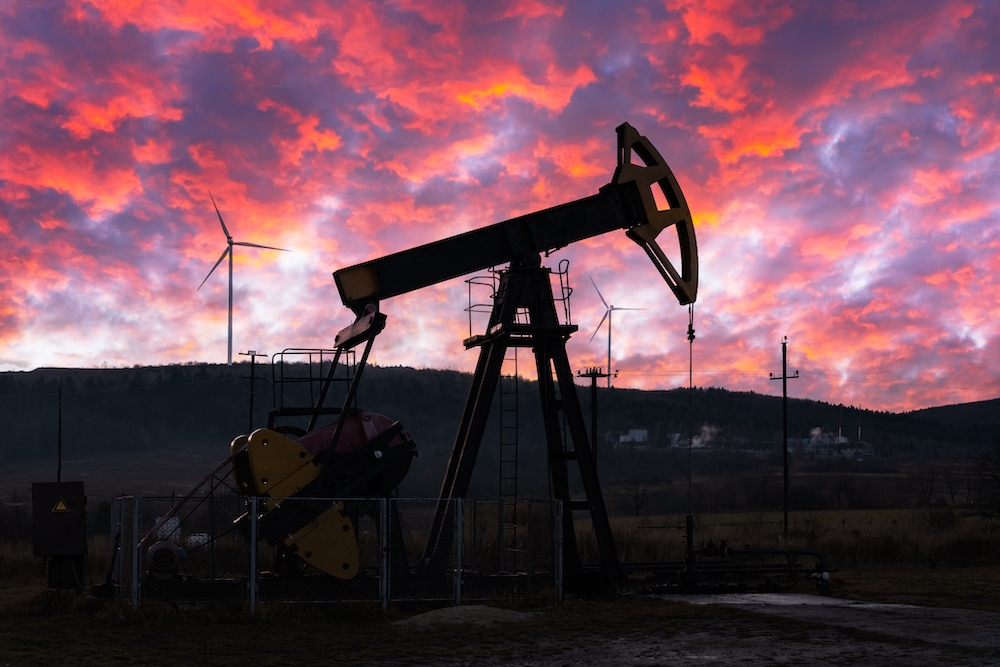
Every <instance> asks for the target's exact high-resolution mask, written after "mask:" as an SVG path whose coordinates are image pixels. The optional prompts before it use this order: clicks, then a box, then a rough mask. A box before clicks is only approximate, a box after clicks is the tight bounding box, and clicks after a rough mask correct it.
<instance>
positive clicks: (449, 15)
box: [0, 0, 1000, 411]
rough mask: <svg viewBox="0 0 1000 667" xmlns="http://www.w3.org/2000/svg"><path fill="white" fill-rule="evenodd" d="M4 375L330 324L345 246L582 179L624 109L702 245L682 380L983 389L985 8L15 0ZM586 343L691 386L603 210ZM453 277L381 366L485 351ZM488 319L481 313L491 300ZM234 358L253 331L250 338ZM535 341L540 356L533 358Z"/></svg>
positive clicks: (594, 355) (0, 232) (535, 205)
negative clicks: (608, 328)
mask: <svg viewBox="0 0 1000 667" xmlns="http://www.w3.org/2000/svg"><path fill="white" fill-rule="evenodd" d="M0 72H2V73H0V104H2V111H0V238H2V250H0V289H2V291H0V370H30V369H33V368H37V367H41V366H73V367H94V366H101V365H102V364H107V365H109V366H123V365H125V366H132V365H135V364H144V365H145V364H166V363H174V362H187V361H207V362H212V363H220V362H225V359H226V300H227V283H226V271H225V268H226V267H225V265H223V266H220V267H219V270H218V271H217V272H216V273H215V274H214V275H213V276H212V277H211V279H209V281H208V282H207V283H206V284H205V286H204V287H203V288H202V289H201V290H200V291H196V288H197V287H198V285H199V283H200V282H201V281H202V279H203V278H204V277H205V274H206V273H207V272H208V270H209V269H210V268H211V267H212V265H213V264H214V263H215V261H216V260H217V259H218V257H219V254H220V253H221V252H222V251H223V250H224V248H225V237H224V235H223V233H222V230H221V228H220V226H219V223H218V219H217V218H216V216H215V213H214V210H213V209H212V204H211V202H210V200H209V192H211V193H212V195H214V197H215V200H216V201H217V202H218V204H219V208H220V209H221V211H222V214H223V216H224V217H225V220H226V224H227V226H228V227H229V229H230V231H231V232H232V233H233V235H234V237H235V239H236V240H237V241H249V242H254V243H260V244H266V245H274V246H281V247H283V248H289V249H291V250H292V251H293V252H290V253H278V252H273V251H259V250H253V249H248V248H237V251H236V255H235V259H236V265H235V272H234V275H235V278H234V280H235V303H236V308H235V315H234V328H235V334H234V352H235V351H245V350H247V349H251V348H252V349H256V350H261V351H265V352H267V353H273V352H277V351H279V350H280V349H281V348H285V347H320V346H326V347H329V346H332V344H333V338H334V334H335V333H336V331H337V330H339V329H341V328H342V327H344V326H346V325H348V324H350V323H351V321H352V319H353V317H352V313H351V312H350V311H349V310H348V309H346V308H345V307H343V306H342V305H341V303H340V299H339V297H338V294H337V291H336V287H335V285H334V282H333V278H332V276H331V274H332V272H333V271H335V270H336V269H339V268H343V267H346V266H349V265H351V264H354V263H357V262H359V261H363V260H365V259H370V258H374V257H378V256H380V255H383V254H386V253H390V252H394V251H397V250H402V249H405V248H407V247H410V246H413V245H417V244H420V243H425V242H429V241H433V240H436V239H439V238H442V237H445V236H448V235H451V234H455V233H459V232H462V231H467V230H469V229H473V228H476V227H481V226H483V225H486V224H490V223H492V222H496V221H499V220H503V219H506V218H509V217H512V216H516V215H520V214H523V213H527V212H530V211H534V210H537V209H540V208H545V207H549V206H553V205H556V204H560V203H563V202H567V201H571V200H574V199H578V198H581V197H584V196H588V195H591V194H595V193H596V192H597V191H598V189H599V188H600V187H601V186H602V185H604V184H605V183H607V182H609V181H610V179H611V175H612V172H613V171H614V167H615V127H616V126H617V125H619V124H620V123H622V122H625V121H627V122H629V123H631V124H632V125H633V126H635V127H636V128H637V129H638V130H639V132H640V133H642V134H643V135H645V136H647V137H648V138H649V139H650V140H651V141H652V142H653V144H654V145H655V146H656V147H657V148H658V149H659V151H660V152H661V153H662V155H663V157H664V158H665V159H666V160H667V162H668V163H669V164H670V166H671V168H672V169H673V172H674V174H675V175H676V177H677V180H678V182H679V183H680V186H681V187H682V188H683V190H684V193H685V195H686V197H687V201H688V204H689V205H690V207H691V210H692V212H693V215H694V221H695V226H696V230H697V235H698V245H699V249H700V255H701V263H700V267H701V268H700V273H701V287H700V292H699V298H698V302H697V304H696V307H695V318H696V321H695V327H696V329H697V335H698V338H697V340H696V342H695V348H694V359H695V376H694V378H695V384H697V385H700V386H721V387H726V388H729V389H737V390H754V391H760V392H767V393H780V384H779V383H776V382H771V381H769V380H768V373H769V372H774V373H775V374H779V373H780V371H781V348H780V342H781V338H782V336H785V335H787V336H788V338H789V364H790V367H789V370H799V371H800V373H801V378H800V379H798V380H794V381H792V382H790V383H789V394H790V395H791V396H796V397H804V398H813V399H817V400H825V401H832V402H834V403H844V404H854V405H860V406H863V407H869V408H875V409H882V410H893V411H899V410H909V409H915V408H920V407H926V406H931V405H938V404H944V403H956V402H964V401H973V400H983V399H988V398H995V397H997V396H1000V175H998V174H1000V104H998V93H1000V3H996V2H986V1H980V2H965V1H955V2H948V1H942V0H933V1H927V2H921V1H919V0H906V1H902V0H900V1H890V0H886V1H879V2H846V1H845V2H838V1H836V0H831V1H827V0H815V1H812V2H809V1H794V0H793V1H789V2H783V1H778V2H765V1H761V0H755V1H753V2H750V1H746V2H740V1H738V0H704V1H697V0H666V1H662V0H661V1H659V2H645V1H642V0H633V1H632V2H629V3H613V2H581V1H575V2H569V1H568V0H565V1H562V2H558V1H554V0H553V1H546V2H543V1H541V0H510V1H501V2H489V1H481V2H475V3H472V2H422V1H420V0H401V1H399V2H384V3H363V2H341V3H333V2H330V3H327V2H312V1H310V0H305V1H303V0H295V1H277V2H263V1H260V2H253V1H246V2H241V1H238V0H232V1H230V0H220V1H219V2H207V3H206V2H196V1H195V0H159V1H158V2H142V1H140V0H91V1H77V0H67V1H59V0H56V1H46V0H31V1H30V2H29V1H27V0H0ZM561 259H569V260H570V278H571V280H572V283H573V286H574V288H575V290H576V291H575V293H574V294H573V298H572V313H573V321H574V323H575V324H578V325H579V326H580V333H578V334H577V335H576V336H575V337H574V338H573V339H572V340H571V341H570V346H569V350H570V359H571V362H572V363H573V365H574V367H575V368H583V367H585V366H589V365H602V366H603V365H606V360H605V354H606V333H605V332H604V331H602V332H601V333H599V334H598V335H597V337H596V338H595V339H594V340H593V342H592V343H588V341H589V339H590V337H591V334H592V333H593V331H594V328H595V327H596V326H597V324H598V322H599V321H600V318H601V316H602V314H603V306H602V305H601V302H600V300H599V298H598V296H597V293H596V292H595V291H594V289H593V287H592V285H591V284H590V280H589V279H588V278H587V276H588V275H590V276H592V277H593V279H594V281H596V283H597V284H598V285H599V286H600V287H601V290H602V292H603V293H604V295H605V297H606V298H607V299H608V301H609V302H610V303H612V304H615V305H618V306H629V307H633V308H643V309H645V310H643V311H635V312H628V313H620V314H618V315H616V317H615V331H614V334H615V345H614V356H615V361H614V364H613V365H614V367H615V368H617V369H619V371H620V374H619V376H618V378H617V380H616V382H615V384H616V386H619V387H636V388H665V387H672V386H678V385H681V384H686V382H687V359H688V355H687V340H686V326H687V312H686V309H685V308H683V307H681V306H679V305H678V303H677V301H676V299H675V298H674V297H673V295H672V293H671V292H670V290H669V289H668V288H667V286H666V285H665V284H663V282H662V281H661V279H660V278H659V275H658V274H657V273H656V271H655V269H654V267H653V265H652V264H651V263H650V262H649V261H648V259H647V258H646V256H645V254H644V253H643V252H642V250H641V249H640V248H639V247H638V246H636V245H635V244H634V243H633V242H631V241H630V240H628V239H627V238H626V237H625V235H624V233H622V232H616V233H611V234H606V235H604V236H600V237H596V238H594V239H591V240H589V241H586V242H582V243H579V244H576V245H573V246H570V247H568V248H566V249H563V250H561V251H559V252H557V253H555V254H554V255H553V256H552V257H550V258H549V259H548V260H546V261H547V263H548V265H550V266H553V267H554V266H556V265H557V264H558V262H559V261H560V260H561ZM466 305H467V290H466V285H465V283H464V282H463V280H461V279H457V280H453V281H450V282H448V283H445V284H443V285H441V286H439V287H436V288H429V289H425V290H422V291H420V292H416V293H413V294H410V295H407V296H402V297H398V298H395V299H391V300H387V301H385V302H383V304H382V310H383V311H384V312H385V313H386V314H387V315H388V317H389V324H388V328H387V330H386V332H385V333H384V334H383V335H382V336H381V337H380V338H379V340H378V342H377V343H376V347H375V350H374V353H373V355H374V361H375V362H376V363H378V364H380V365H398V364H403V365H412V366H418V367H435V368H454V369H461V370H471V369H472V368H473V367H474V365H475V359H476V351H466V350H465V349H464V348H463V346H462V344H461V340H462V339H463V338H464V337H466V336H467V335H468V334H469V322H468V316H467V314H466V313H465V312H464V309H465V307H466ZM474 324H478V325H479V326H481V325H482V321H477V322H475V323H474ZM237 359H239V357H237ZM525 366H527V364H525Z"/></svg>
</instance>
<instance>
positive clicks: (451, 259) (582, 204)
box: [333, 123, 698, 315]
mask: <svg viewBox="0 0 1000 667" xmlns="http://www.w3.org/2000/svg"><path fill="white" fill-rule="evenodd" d="M617 132H618V166H617V168H616V169H615V173H614V178H613V179H612V182H611V183H610V184H609V185H606V186H604V187H603V188H601V190H600V192H599V193H598V194H596V195H593V196H590V197H585V198H584V199H578V200H576V201H573V202H569V203H567V204H562V205H560V206H555V207H553V208H549V209H545V210H542V211H538V212H535V213H529V214H528V215H523V216H521V217H518V218H512V219H510V220H506V221H504V222H498V223H496V224H493V225H490V226H488V227H483V228H481V229H476V230H473V231H471V232H466V233H465V234H459V235H457V236H452V237H450V238H447V239H443V240H440V241H435V242H433V243H428V244H426V245H422V246H418V247H416V248H410V249H409V250H404V251H402V252H397V253H394V254H392V255H387V256H385V257H381V258H379V259H374V260H371V261H368V262H363V263H361V264H356V265H354V266H351V267H348V268H345V269H341V270H339V271H336V272H335V273H334V274H333V276H334V279H335V280H336V282H337V288H338V289H339V290H340V298H341V300H342V301H343V302H344V304H345V305H346V306H348V307H350V308H351V309H352V310H354V312H355V313H357V314H359V315H360V314H361V313H362V312H363V310H364V308H365V306H366V305H367V304H370V303H377V302H378V301H380V300H382V299H387V298H390V297H393V296H398V295H400V294H406V293H407V292H412V291H414V290H417V289H420V288H422V287H427V286H429V285H434V284H437V283H440V282H442V281H445V280H448V279H451V278H457V277H459V276H463V275H466V274H468V273H473V272H475V271H481V270H483V269H486V268H488V267H491V266H498V265H500V264H505V263H507V262H512V261H520V262H526V263H535V264H537V262H538V256H539V254H541V253H545V252H550V251H552V250H555V249H557V248H561V247H563V246H566V245H569V244H570V243H574V242H576V241H580V240H583V239H586V238H590V237H592V236H597V235H599V234H603V233H605V232H609V231H613V230H615V229H625V230H627V232H626V233H627V235H628V237H629V238H630V239H632V240H633V241H635V242H636V243H638V244H639V245H640V246H642V248H643V249H644V250H645V251H646V254H647V255H648V256H649V257H650V259H651V260H652V261H653V263H654V265H655V266H656V268H657V270H658V271H659V272H660V275H661V276H662V277H663V279H664V281H665V282H666V283H667V285H668V286H669V287H670V289H671V290H672V291H673V292H674V295H675V296H676V297H677V299H678V301H679V302H680V303H681V305H686V304H689V303H693V302H694V301H695V299H696V298H697V294H698V247H697V243H696V240H695V234H694V224H693V222H692V220H691V212H690V210H689V209H688V206H687V202H686V201H685V199H684V193H683V192H682V191H681V188H680V186H679V185H678V184H677V180H676V179H675V178H674V175H673V172H671V170H670V167H669V166H667V163H666V161H665V160H664V159H663V157H662V156H661V155H660V153H659V151H657V150H656V148H655V147H654V146H653V145H652V143H650V141H649V140H648V139H646V137H643V136H640V135H639V133H638V132H637V131H636V130H635V128H633V127H632V126H631V125H629V124H628V123H624V124H622V125H621V126H619V127H618V128H617ZM633 155H635V156H636V157H637V158H638V160H639V161H641V162H642V164H636V163H634V162H635V161H633V159H632V156H633ZM653 188H656V189H658V190H659V193H660V194H661V195H662V197H660V198H659V199H660V201H661V202H662V204H661V205H660V206H658V205H657V199H658V198H657V197H656V196H655V194H654V190H653ZM668 227H673V228H675V230H676V232H677V243H678V246H679V248H680V258H681V266H680V267H679V269H678V267H675V266H674V265H673V263H672V262H671V261H670V259H668V257H667V255H666V253H664V252H663V249H662V248H661V247H660V245H659V243H658V241H657V239H658V237H659V235H660V233H661V232H662V231H663V230H664V229H666V228H668Z"/></svg>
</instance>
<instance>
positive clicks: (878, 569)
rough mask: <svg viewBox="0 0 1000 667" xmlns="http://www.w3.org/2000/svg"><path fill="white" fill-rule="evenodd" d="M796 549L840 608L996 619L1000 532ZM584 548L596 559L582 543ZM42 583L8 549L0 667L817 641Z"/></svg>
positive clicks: (674, 542) (877, 516)
mask: <svg viewBox="0 0 1000 667" xmlns="http://www.w3.org/2000/svg"><path fill="white" fill-rule="evenodd" d="M780 518H781V517H780V514H779V513H762V514H759V515H756V514H755V515H751V514H748V513H732V514H712V515H701V516H700V517H698V521H697V523H696V546H700V545H701V544H703V543H704V542H705V541H707V540H708V539H709V538H711V539H713V540H714V541H715V543H718V542H719V541H720V540H722V539H727V540H729V542H730V544H731V545H733V546H743V545H744V544H751V545H752V546H755V547H775V548H777V547H779V546H783V545H786V543H785V542H779V541H778V538H777V535H778V529H779V528H780V524H779V522H780ZM682 525H683V517H680V516H673V515H671V516H651V517H639V518H618V519H615V520H614V527H613V528H614V531H615V533H616V539H617V541H618V544H619V549H620V551H621V553H622V558H623V560H625V561H629V560H632V561H636V560H649V559H652V558H659V559H665V560H677V559H679V558H680V557H682V555H683V551H684V545H683V530H681V529H679V528H680V526H682ZM788 543H790V544H791V545H792V546H795V547H799V548H803V549H810V550H817V551H820V552H822V553H824V554H825V555H826V557H827V560H828V561H829V562H830V563H831V564H832V565H833V566H835V567H836V568H837V570H838V571H837V572H836V573H835V574H834V576H833V578H832V581H831V593H832V594H833V595H834V596H836V597H845V598H853V599H862V600H872V601H881V602H906V603H912V604H920V605H928V606H938V607H958V608H966V609H975V610H988V611H1000V566H998V565H1000V563H998V561H1000V556H998V554H1000V549H998V546H1000V531H998V530H997V528H996V527H995V526H991V525H988V524H984V523H981V522H980V521H978V520H977V519H974V518H971V517H963V516H960V515H958V514H956V513H955V512H953V511H951V510H950V509H949V508H934V509H923V510H912V509H900V510H881V511H841V512H833V511H831V512H812V513H795V514H793V515H792V516H791V526H790V530H789V536H788ZM581 544H582V546H583V548H584V549H587V548H591V546H590V543H589V542H588V540H587V539H586V535H583V534H582V535H581ZM107 551H108V543H107V540H106V538H101V537H99V538H92V540H91V542H90V577H91V580H92V581H94V582H95V583H100V582H101V581H103V574H104V572H103V571H104V570H105V569H106V567H107V565H108V559H107ZM42 574H43V571H42V568H41V565H40V559H35V558H34V557H33V556H31V554H30V548H29V547H28V546H27V545H26V544H10V543H8V544H3V545H0V667H2V666H6V665H36V664H37V665H42V664H44V665H51V664H146V665H176V664H204V665H230V664H239V663H240V662H244V663H247V664H254V665H284V664H304V663H309V664H313V663H327V662H329V663H333V662H339V663H353V664H378V663H383V664H400V663H403V662H413V661H416V662H420V661H432V660H442V659H451V660H453V661H457V662H461V663H466V662H470V661H477V660H480V659H482V658H484V657H485V656H490V657H491V660H495V659H497V656H500V657H503V656H505V655H506V656H509V657H511V658H513V657H516V656H518V655H522V654H525V653H531V654H532V655H535V656H537V655H542V656H544V655H549V654H551V655H552V656H555V657H558V655H559V653H558V652H559V651H563V650H566V648H565V647H567V646H574V645H580V642H581V641H582V640H581V637H583V638H586V641H589V642H601V641H603V638H611V637H621V636H636V637H639V636H642V637H648V636H656V637H659V638H661V639H663V640H664V641H669V640H670V638H671V637H673V636H676V635H677V634H678V633H684V632H696V631H702V630H704V629H705V628H708V627H711V628H719V627H725V632H727V633H730V636H736V637H739V636H741V635H740V633H746V634H747V636H754V633H759V632H762V631H765V630H766V631H767V632H776V633H780V634H781V637H782V638H783V640H786V639H788V638H789V637H791V638H792V639H791V641H796V640H795V637H799V636H801V637H802V638H803V639H802V641H806V639H805V638H807V637H808V636H809V635H810V632H812V631H813V630H814V629H813V628H811V627H810V626H809V624H807V623H796V622H793V621H790V620H788V619H784V620H782V619H778V618H767V619H763V618H761V617H757V616H753V615H751V614H749V613H748V612H743V611H740V610H737V609H728V608H721V607H716V606H713V607H708V606H692V605H687V604H684V603H681V602H670V601H663V600H655V599H648V598H645V597H642V596H635V595H631V596H624V597H620V598H618V599H615V600H605V601H581V600H572V601H568V602H565V603H562V604H559V605H555V604H553V603H552V602H551V601H549V600H543V599H538V600H534V601H531V602H527V603H520V604H519V605H518V606H516V607H514V608H517V609H521V610H531V611H534V612H536V614H537V616H536V617H534V618H533V619H532V620H531V621H530V622H517V623H514V624H504V625H503V626H502V627H493V626H487V627H479V626H468V625H458V626H436V627H430V628H419V629H418V628H409V627H403V626H398V625H394V624H392V621H393V620H396V619H399V618H403V617H405V616H408V615H411V614H413V613H417V612H419V611H425V610H426V609H427V608H426V607H419V606H402V605H394V606H393V607H391V608H390V610H389V612H388V614H385V615H384V614H383V613H382V612H381V610H379V609H378V608H373V607H367V606H363V605H351V606H346V605H345V606H325V607H287V606H272V607H264V608H262V609H261V610H259V613H258V614H257V615H256V616H255V617H251V616H249V615H247V614H246V613H245V610H243V609H215V610H201V611H190V612H178V611H175V610H173V609H171V608H169V607H149V608H144V609H142V610H139V611H134V610H131V609H129V608H128V607H127V606H126V605H124V604H122V603H121V602H118V601H99V600H96V599H93V598H85V597H77V596H76V595H71V594H68V593H63V594H62V595H61V596H60V595H57V594H56V593H55V592H54V591H48V590H45V589H44V588H43V583H44V582H43V579H42ZM800 590H803V591H808V590H809V589H808V586H806V587H803V588H800ZM720 623H721V625H720ZM762 624H763V626H762ZM762 627H764V628H765V630H761V628H762ZM713 631H714V630H713ZM560 647H562V648H560ZM547 652H548V653H547Z"/></svg>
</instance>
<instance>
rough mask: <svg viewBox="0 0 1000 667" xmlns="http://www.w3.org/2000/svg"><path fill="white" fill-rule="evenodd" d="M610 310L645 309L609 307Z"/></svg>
mask: <svg viewBox="0 0 1000 667" xmlns="http://www.w3.org/2000/svg"><path fill="white" fill-rule="evenodd" d="M611 310H646V309H645V308H619V307H618V306H611Z"/></svg>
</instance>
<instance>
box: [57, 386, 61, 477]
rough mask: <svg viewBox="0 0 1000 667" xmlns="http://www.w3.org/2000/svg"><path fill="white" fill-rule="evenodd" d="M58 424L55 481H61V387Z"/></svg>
mask: <svg viewBox="0 0 1000 667" xmlns="http://www.w3.org/2000/svg"><path fill="white" fill-rule="evenodd" d="M57 421H58V422H59V426H58V427H57V428H58V431H57V432H56V458H57V462H56V481H57V482H61V481H62V387H59V414H58V417H57Z"/></svg>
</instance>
